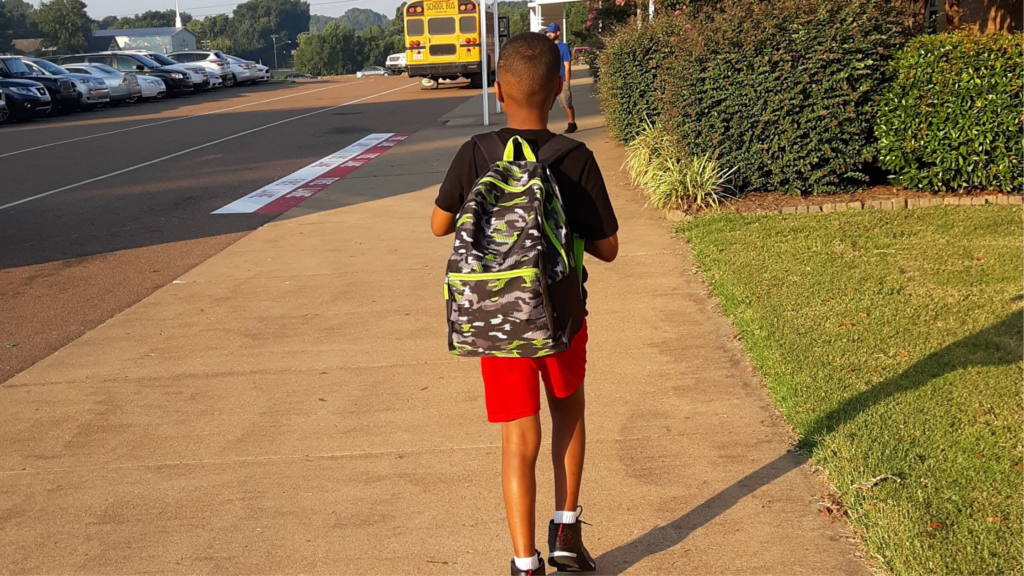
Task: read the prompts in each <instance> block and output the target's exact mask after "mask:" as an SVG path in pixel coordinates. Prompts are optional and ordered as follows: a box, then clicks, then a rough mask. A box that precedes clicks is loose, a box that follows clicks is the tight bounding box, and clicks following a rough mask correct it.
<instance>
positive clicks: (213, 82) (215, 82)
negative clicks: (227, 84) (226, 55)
mask: <svg viewBox="0 0 1024 576" xmlns="http://www.w3.org/2000/svg"><path fill="white" fill-rule="evenodd" d="M206 75H207V76H208V77H209V78H210V88H221V87H222V86H224V81H223V80H221V79H220V76H218V75H216V74H214V73H213V71H212V70H207V71H206Z"/></svg>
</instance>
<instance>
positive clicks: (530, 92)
mask: <svg viewBox="0 0 1024 576" xmlns="http://www.w3.org/2000/svg"><path fill="white" fill-rule="evenodd" d="M560 65H561V56H560V55H559V54H558V47H557V46H555V43H554V42H552V41H551V39H550V38H548V37H547V36H545V35H544V34H538V33H536V32H520V33H519V34H516V35H515V36H513V37H512V38H510V39H509V41H508V42H506V43H505V45H504V46H502V47H501V56H500V57H499V58H498V82H500V83H501V90H502V93H503V94H504V95H505V99H506V100H510V101H512V102H514V103H515V104H517V105H519V106H523V107H528V108H545V109H546V108H548V107H549V106H551V102H550V100H551V96H552V92H553V90H554V85H555V84H557V83H558V78H559V75H558V67H559V66H560Z"/></svg>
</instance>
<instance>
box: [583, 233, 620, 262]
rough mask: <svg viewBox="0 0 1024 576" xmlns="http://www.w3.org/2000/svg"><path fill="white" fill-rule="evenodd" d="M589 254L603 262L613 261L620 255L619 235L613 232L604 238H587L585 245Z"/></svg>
mask: <svg viewBox="0 0 1024 576" xmlns="http://www.w3.org/2000/svg"><path fill="white" fill-rule="evenodd" d="M583 248H584V250H586V251H587V254H590V255H591V256H593V257H594V258H597V259H598V260H601V261H603V262H611V261H613V260H615V257H616V256H618V255H619V235H618V234H612V235H611V237H609V238H605V239H604V240H587V242H586V244H584V246H583Z"/></svg>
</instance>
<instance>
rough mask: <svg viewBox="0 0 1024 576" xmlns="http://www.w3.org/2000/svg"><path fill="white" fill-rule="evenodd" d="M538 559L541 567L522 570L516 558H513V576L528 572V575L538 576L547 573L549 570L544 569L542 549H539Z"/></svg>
mask: <svg viewBox="0 0 1024 576" xmlns="http://www.w3.org/2000/svg"><path fill="white" fill-rule="evenodd" d="M537 561H538V562H540V566H539V567H537V568H534V569H533V570H520V569H519V568H517V567H516V560H515V558H513V559H512V576H517V575H518V574H526V575H528V576H536V575H537V574H547V571H546V570H545V569H544V558H543V557H542V556H541V555H540V550H537Z"/></svg>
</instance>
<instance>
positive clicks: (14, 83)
mask: <svg viewBox="0 0 1024 576" xmlns="http://www.w3.org/2000/svg"><path fill="white" fill-rule="evenodd" d="M0 90H2V91H3V94H4V101H5V102H6V104H7V108H8V110H10V118H9V119H14V120H32V119H33V118H36V117H37V116H45V115H46V114H47V113H49V111H50V106H51V105H52V100H51V99H50V92H49V91H48V90H47V89H46V87H45V86H43V85H42V84H40V83H39V82H33V81H31V80H20V79H15V78H5V77H3V76H0Z"/></svg>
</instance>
